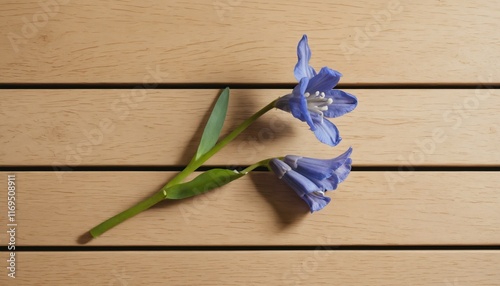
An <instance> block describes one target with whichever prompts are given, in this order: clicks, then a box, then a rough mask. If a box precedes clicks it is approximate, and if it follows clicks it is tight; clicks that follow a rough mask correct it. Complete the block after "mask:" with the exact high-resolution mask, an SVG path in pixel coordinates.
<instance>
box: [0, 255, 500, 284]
mask: <svg viewBox="0 0 500 286" xmlns="http://www.w3.org/2000/svg"><path fill="white" fill-rule="evenodd" d="M0 255H1V257H2V260H3V259H4V258H5V253H1V254H0ZM18 255H19V260H20V261H23V266H22V268H21V267H19V273H18V278H16V279H15V280H14V279H10V280H11V281H8V280H7V279H8V278H7V277H6V276H0V283H5V282H6V281H8V282H11V283H9V285H64V286H66V285H217V286H218V285H245V286H247V285H248V286H250V285H251V286H255V285H359V286H377V285H379V286H400V285H412V286H413V285H415V286H417V285H421V286H431V285H432V286H462V285H481V286H497V285H498V281H500V272H498V265H499V264H500V253H499V252H498V251H466V252H464V251H418V252H416V251H390V252H389V251H321V252H319V251H318V250H314V251H252V252H242V251H203V252H199V251H184V252H182V251H168V252H151V251H150V252H144V251H134V252H22V253H18ZM77 269H78V270H77ZM42 277H43V278H42ZM42 279H43V280H42ZM13 280H14V281H13ZM40 281H43V283H40ZM2 285H5V284H2Z"/></svg>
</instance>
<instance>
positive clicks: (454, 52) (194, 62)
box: [0, 0, 500, 84]
mask: <svg viewBox="0 0 500 286" xmlns="http://www.w3.org/2000/svg"><path fill="white" fill-rule="evenodd" d="M40 2H41V3H40ZM2 8H3V9H2V17H1V19H0V27H2V28H1V34H2V35H3V37H4V38H3V41H1V42H0V55H1V57H0V74H1V75H2V77H1V78H0V82H3V83H25V82H36V83H53V82H58V83H80V82H84V83H125V82H133V83H142V82H143V80H144V79H145V78H149V79H150V80H152V77H151V76H150V70H157V69H158V70H161V71H162V74H161V76H159V77H158V81H159V82H163V83H199V82H211V83H213V82H224V83H235V82H238V83H278V82H280V83H284V82H287V83H290V82H294V78H293V73H292V69H293V66H294V65H295V62H296V54H295V49H296V45H297V42H298V40H299V38H300V37H301V36H302V34H303V33H307V34H309V36H310V40H311V46H312V49H313V61H312V63H313V65H314V66H315V67H317V68H320V67H322V66H325V65H328V66H330V67H332V68H335V69H338V70H340V71H341V72H342V73H344V75H345V78H344V79H343V81H342V82H343V83H460V84H463V83H478V82H481V81H482V80H484V79H486V78H488V77H489V76H492V77H493V81H494V82H495V83H500V74H498V72H497V71H496V67H497V66H499V65H500V53H499V52H498V41H497V37H495V36H494V35H497V34H498V33H497V31H499V30H500V16H499V14H498V13H497V11H498V10H499V9H500V2H498V1H491V0H473V1H469V0H459V1H438V0H422V1H413V2H411V1H399V0H383V1H369V0H363V1H356V2H355V3H353V2H352V1H349V0H339V1H336V2H335V4H332V3H331V1H328V0H315V1H308V2H307V3H305V2H303V1H285V0H279V1H273V2H268V1H262V0H254V1H238V0H236V1H233V0H231V1H229V0H227V1H226V0H220V1H215V2H214V1H212V0H210V1H209V0H198V1H191V0H189V1H187V0H177V1H169V2H168V4H167V3H165V2H164V1H160V0H146V1H140V3H138V2H137V1H131V0H120V1H108V2H107V4H106V7H105V9H103V6H102V2H101V1H96V0H93V1H85V3H80V2H73V1H71V2H70V1H67V0H43V1H23V2H14V1H11V2H9V3H4V5H3V6H2Z"/></svg>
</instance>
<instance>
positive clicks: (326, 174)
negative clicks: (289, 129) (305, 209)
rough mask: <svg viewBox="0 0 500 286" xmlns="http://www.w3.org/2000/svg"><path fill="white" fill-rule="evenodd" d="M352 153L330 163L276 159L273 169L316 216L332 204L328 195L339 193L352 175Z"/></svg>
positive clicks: (296, 158)
mask: <svg viewBox="0 0 500 286" xmlns="http://www.w3.org/2000/svg"><path fill="white" fill-rule="evenodd" d="M351 153H352V149H351V148H349V149H348V150H347V151H346V152H345V153H344V154H342V155H340V156H339V157H337V158H333V159H329V160H321V159H314V158H307V157H299V156H295V155H288V156H285V158H284V160H279V159H272V160H271V161H270V162H269V167H270V168H271V170H273V172H274V173H275V174H276V175H277V176H278V178H280V179H281V180H283V181H285V183H287V184H288V185H289V186H290V187H291V188H292V189H293V190H294V191H295V193H297V195H298V196H299V197H301V198H302V199H303V200H304V201H305V202H306V203H307V205H308V206H309V209H310V210H311V212H315V211H319V210H321V209H322V208H324V207H325V206H326V205H327V204H328V203H329V202H330V200H331V199H330V198H329V197H326V196H325V191H329V190H335V189H336V188H337V185H338V184H339V183H341V182H342V181H344V180H345V179H346V178H347V176H348V175H349V173H350V171H351V163H352V160H351V158H349V156H350V155H351Z"/></svg>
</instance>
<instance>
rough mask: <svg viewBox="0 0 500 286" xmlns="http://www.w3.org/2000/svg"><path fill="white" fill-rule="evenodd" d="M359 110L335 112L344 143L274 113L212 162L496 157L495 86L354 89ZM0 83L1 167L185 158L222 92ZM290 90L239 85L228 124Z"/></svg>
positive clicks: (481, 160) (422, 161)
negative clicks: (332, 143)
mask: <svg viewBox="0 0 500 286" xmlns="http://www.w3.org/2000/svg"><path fill="white" fill-rule="evenodd" d="M349 91H350V92H352V93H354V94H356V95H357V96H358V98H359V102H360V103H359V105H358V107H357V109H356V110H355V111H354V112H352V113H350V114H347V115H345V116H343V117H340V118H337V119H333V120H332V121H333V122H334V123H335V124H337V126H338V127H339V129H340V134H341V136H342V138H343V141H342V142H341V144H340V145H339V146H337V147H336V148H331V147H329V146H327V145H324V144H321V143H320V142H319V141H318V140H317V139H316V138H315V136H314V134H313V133H312V132H311V131H309V128H308V126H307V125H306V124H305V123H303V122H300V121H298V120H297V119H295V118H293V116H291V115H290V114H288V113H285V112H283V111H281V110H272V111H270V112H269V113H268V114H266V115H265V116H264V117H262V118H261V119H259V120H258V121H257V122H256V123H255V124H254V125H253V126H252V127H251V128H249V130H247V131H245V133H243V134H242V135H241V136H239V137H238V138H237V139H236V140H235V142H233V143H231V144H229V145H228V146H227V147H226V148H225V149H223V150H222V152H221V153H219V154H217V155H216V156H214V157H213V158H211V159H210V160H209V161H208V162H207V164H212V165H214V164H215V165H245V164H253V163H255V162H257V161H259V160H262V159H264V158H268V157H275V156H282V155H285V154H298V155H302V156H310V157H317V158H331V157H334V156H336V155H338V154H340V153H342V152H343V151H344V150H346V149H347V148H348V147H349V146H353V148H354V153H353V160H354V165H356V166H366V165H393V166H416V165H467V166H479V165H482V166H487V165H490V166H497V165H498V164H499V162H500V152H499V151H498V142H500V133H499V130H500V126H499V122H500V114H499V113H498V110H500V91H499V90H497V89H471V90H468V89H462V90H454V89H434V90H426V89H416V90H406V89H394V90H392V89H391V90H386V89H381V90H378V89H377V90H365V89H362V90H358V89H353V90H349ZM140 92H141V90H139V91H133V90H0V99H1V100H2V105H1V106H0V110H1V112H0V122H2V124H1V125H0V144H1V146H2V148H1V149H0V164H1V165H4V166H5V165H7V166H9V165H25V166H27V165H48V166H52V165H56V166H63V168H65V169H71V168H72V167H75V166H82V165H185V164H187V163H188V161H189V160H190V158H191V156H193V154H194V153H195V152H196V149H197V146H198V142H199V140H200V136H201V134H202V130H203V126H204V124H205V122H206V120H207V118H208V114H209V111H208V110H209V109H210V106H211V105H212V104H213V103H214V102H215V98H216V96H217V95H218V93H219V91H218V90H206V89H201V90H142V92H144V94H142V93H140ZM288 92H290V90H255V89H242V90H233V91H232V93H231V98H230V106H229V111H228V118H227V121H226V124H225V127H224V129H223V131H222V133H223V134H227V133H228V132H229V130H232V129H233V128H234V127H235V126H236V125H237V124H239V123H240V122H242V121H243V120H244V119H246V118H248V117H249V116H250V115H251V114H253V113H254V112H256V111H257V110H259V109H260V108H261V107H263V106H264V105H266V104H267V103H269V102H270V101H271V100H273V99H275V98H277V97H278V96H281V95H284V94H287V93H288Z"/></svg>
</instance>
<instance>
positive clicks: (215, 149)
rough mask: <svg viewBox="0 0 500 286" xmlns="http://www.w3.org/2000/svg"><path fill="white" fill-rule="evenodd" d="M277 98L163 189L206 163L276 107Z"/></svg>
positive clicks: (193, 161)
mask: <svg viewBox="0 0 500 286" xmlns="http://www.w3.org/2000/svg"><path fill="white" fill-rule="evenodd" d="M275 103H276V100H274V101H272V102H271V103H269V104H268V105H266V106H264V107H263V108H262V109H261V110H259V111H257V112H256V113H255V114H254V115H252V116H250V118H248V119H247V120H245V121H243V122H242V123H241V124H240V125H239V126H238V127H236V129H234V130H233V131H232V132H231V133H229V134H228V135H227V136H226V137H224V138H223V139H222V140H220V141H219V142H218V143H217V144H215V146H214V147H212V149H210V150H209V151H208V152H207V153H205V154H203V155H202V156H201V157H200V158H198V160H192V161H191V162H190V163H189V164H188V165H187V166H186V168H185V169H184V170H182V171H181V172H180V173H179V174H177V176H175V177H174V178H173V179H172V180H170V181H169V182H168V183H167V184H166V185H165V186H164V187H163V188H162V189H163V190H165V189H167V188H169V187H171V186H173V185H176V184H178V183H180V182H182V181H183V180H184V179H185V178H186V177H187V176H189V175H190V174H191V173H193V172H194V171H195V170H196V169H198V168H199V167H200V166H201V165H203V163H205V162H206V161H207V160H208V159H210V157H212V156H213V155H215V153H217V152H219V151H220V149H222V148H223V147H224V146H226V145H227V144H228V143H229V142H231V141H233V139H234V138H236V136H238V135H239V134H240V133H241V132H243V131H244V130H245V129H247V127H248V126H250V124H252V123H253V122H254V121H255V120H257V119H258V118H259V117H261V116H262V115H263V114H264V113H266V112H268V111H269V110H271V109H273V108H274V104H275Z"/></svg>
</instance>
